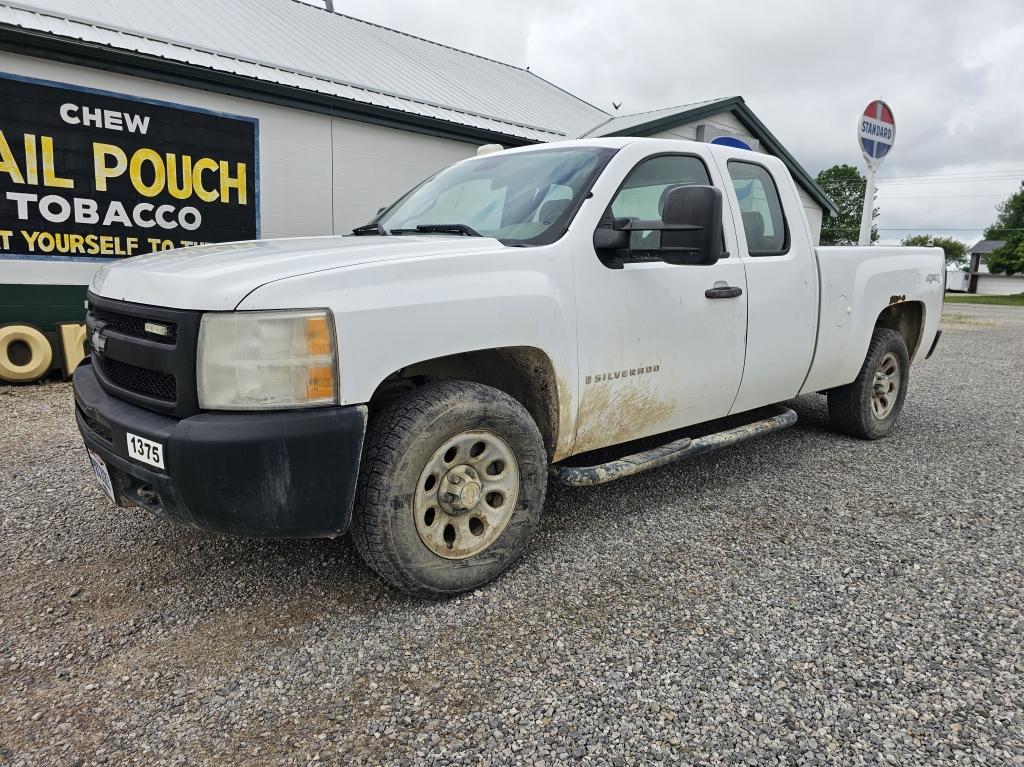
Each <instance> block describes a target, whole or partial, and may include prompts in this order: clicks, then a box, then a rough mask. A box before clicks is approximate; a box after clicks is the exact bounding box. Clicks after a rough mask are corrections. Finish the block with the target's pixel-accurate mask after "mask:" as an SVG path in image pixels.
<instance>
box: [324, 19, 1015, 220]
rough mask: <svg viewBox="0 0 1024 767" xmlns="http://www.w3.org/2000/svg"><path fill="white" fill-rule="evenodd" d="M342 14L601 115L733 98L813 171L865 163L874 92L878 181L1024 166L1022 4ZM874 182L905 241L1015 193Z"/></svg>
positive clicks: (992, 185) (982, 186)
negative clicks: (892, 123) (880, 103)
mask: <svg viewBox="0 0 1024 767" xmlns="http://www.w3.org/2000/svg"><path fill="white" fill-rule="evenodd" d="M335 5H336V7H337V10H338V11H340V12H344V13H347V14H349V15H352V16H355V17H357V18H362V19H366V20H368V21H373V22H376V23H380V24H384V25H386V26H390V27H394V28H396V29H400V30H402V31H404V32H409V33H411V34H416V35H419V36H421V37H426V38H428V39H431V40H435V41H437V42H441V43H444V44H447V45H452V46H455V47H458V48H462V49H464V50H468V51H471V52H473V53H477V54H481V55H484V56H488V57H490V58H495V59H498V60H501V61H505V62H507V63H510V64H514V65H516V66H522V67H525V66H529V67H530V69H531V71H532V72H535V73H537V74H538V75H540V76H542V77H544V78H545V79H548V80H550V81H551V82H553V83H554V84H556V85H558V86H561V87H562V88H565V89H566V90H568V91H570V92H571V93H574V94H576V95H578V96H580V97H582V98H584V99H586V100H588V101H590V102H591V103H594V104H596V105H598V106H600V107H601V108H604V109H610V104H611V102H612V101H613V100H614V101H616V102H618V101H622V102H623V106H622V109H621V111H622V112H623V113H628V112H637V111H643V110H648V109H658V108H661V107H665V106H671V105H675V104H685V103H689V102H692V101H699V100H702V99H706V98H714V97H719V96H733V95H741V96H743V97H744V98H745V99H746V101H747V103H748V104H749V105H750V107H751V108H752V109H753V110H754V112H755V113H757V115H758V116H759V117H760V118H761V119H762V121H764V122H765V124H766V125H768V127H769V128H770V129H771V130H772V131H773V132H774V133H775V134H776V135H777V136H778V137H779V139H780V140H781V141H782V142H783V143H784V144H785V145H786V147H787V148H788V149H789V150H790V151H791V152H792V153H793V154H794V155H795V156H796V157H797V158H798V159H799V161H800V162H801V163H802V164H803V165H804V166H805V167H806V168H807V169H808V170H809V171H811V172H812V173H815V172H817V171H818V170H820V169H822V168H825V167H828V166H830V165H832V164H835V163H841V162H846V163H851V164H855V165H858V166H862V164H863V163H862V161H861V158H860V152H859V150H858V148H857V144H856V135H855V125H856V120H857V117H858V115H859V114H860V111H861V110H862V109H863V107H864V106H865V105H866V104H867V103H868V102H869V101H871V100H872V99H875V98H884V99H885V100H886V101H888V102H889V104H891V105H892V107H893V110H894V112H895V115H896V121H897V135H896V146H895V148H894V149H893V151H892V154H891V155H890V157H889V158H887V160H886V162H885V163H884V164H883V165H882V168H881V170H880V176H897V175H899V176H905V175H909V174H915V175H918V174H935V173H948V172H951V171H958V172H977V171H983V170H992V169H1004V170H1009V169H1012V170H1017V171H1020V170H1024V130H1021V129H1020V126H1021V125H1024V98H1021V96H1020V94H1021V91H1022V89H1024V56H1021V51H1024V6H1022V5H1021V3H1020V2H1019V0H989V2H985V3H984V4H981V3H963V2H960V1H959V0H957V1H954V0H939V1H938V2H936V1H935V0H902V2H899V3H893V2H889V3H877V2H875V3H871V2H869V3H864V2H827V3H823V2H821V1H820V0H814V1H812V0H786V1H784V2H783V1H779V2H772V3H755V2H748V1H745V0H718V1H717V2H714V3H692V2H685V3H684V2H678V0H639V1H637V0H634V1H633V2H628V3H624V2H621V1H619V2H612V0H588V1H587V2H568V0H555V1H554V2H551V0H521V1H520V2H517V3H480V2H476V1H475V0H436V1H435V2H432V3H429V4H424V3H417V2H412V1H411V0H410V1H408V2H402V1H400V0H393V2H389V3H378V2H370V0H350V1H349V0H336V3H335ZM1021 175H1024V174H1021ZM880 183H881V192H880V196H879V200H880V206H881V209H882V219H881V222H880V226H882V227H884V228H885V229H886V230H887V231H886V232H883V235H885V239H892V238H894V237H898V236H899V235H900V234H901V233H900V232H895V231H892V230H891V229H890V227H897V226H899V227H915V228H916V227H931V226H936V225H941V226H945V227H946V230H944V231H945V233H948V234H952V235H953V236H960V237H962V238H964V239H971V238H974V237H976V236H977V235H978V234H979V232H978V231H977V230H978V229H980V228H981V227H983V226H985V225H987V224H989V223H991V221H992V219H993V217H994V206H995V203H996V202H998V201H999V200H1000V199H1001V198H1002V197H1005V196H1006V195H1008V194H1009V193H1010V192H1012V191H1013V190H1014V189H1016V188H1017V187H1018V186H1019V183H1020V176H1018V177H1017V178H1016V179H1012V178H1011V179H1004V180H1001V181H985V182H974V183H966V182H964V183H928V184H925V183H918V184H904V185H899V186H897V185H892V186H888V187H887V186H886V185H885V182H884V179H882V180H881V181H880ZM953 195H958V196H957V197H955V198H954V197H953ZM982 195H989V196H988V197H985V196H982ZM912 196H913V197H914V199H911V197H912ZM897 197H899V198H902V199H896V198H897ZM960 227H974V228H975V229H974V230H973V231H959V228H960ZM954 230H957V231H954Z"/></svg>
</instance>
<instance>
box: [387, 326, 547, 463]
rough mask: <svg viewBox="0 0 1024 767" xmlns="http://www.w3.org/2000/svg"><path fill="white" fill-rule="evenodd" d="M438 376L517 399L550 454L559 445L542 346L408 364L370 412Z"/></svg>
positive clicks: (392, 377)
mask: <svg viewBox="0 0 1024 767" xmlns="http://www.w3.org/2000/svg"><path fill="white" fill-rule="evenodd" d="M437 380H460V381H474V382H476V383H481V384H485V385H487V386H493V387H494V388H495V389H500V390H501V391H503V392H505V393H506V394H508V395H509V396H510V397H513V398H514V399H516V400H518V401H519V403H520V404H522V405H523V407H525V408H526V410H527V412H528V413H529V414H530V415H531V416H532V417H533V420H534V421H535V422H536V424H537V428H538V429H539V430H540V433H541V437H543V439H544V446H545V447H546V448H547V451H548V457H549V458H550V457H551V455H552V454H553V453H554V451H555V446H556V445H557V443H558V423H559V421H558V415H559V405H558V383H557V379H556V378H555V369H554V366H553V365H552V364H551V360H550V359H549V358H548V356H547V354H545V353H544V352H542V351H541V350H540V349H537V348H534V347H532V346H511V347H503V348H499V349H480V350H478V351H472V352H462V353H461V354H452V355H448V356H446V357H436V358H434V359H429V360H423V361H421V362H417V363H415V364H413V365H407V366H406V367H404V368H402V369H401V370H397V371H395V372H394V373H392V374H391V375H389V376H388V377H387V378H385V379H384V380H383V381H382V382H381V383H380V385H379V386H378V387H377V389H376V390H375V391H374V393H373V396H372V397H371V398H370V403H369V407H370V416H371V417H372V416H373V414H374V413H375V412H376V411H377V410H379V409H380V407H381V406H382V405H384V404H385V403H387V402H389V401H390V400H392V399H394V398H395V397H397V396H400V395H401V394H402V393H403V392H406V391H409V390H410V389H413V388H415V387H417V386H422V385H423V384H425V383H429V382H430V381H437Z"/></svg>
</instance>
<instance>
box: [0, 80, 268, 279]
mask: <svg viewBox="0 0 1024 767" xmlns="http://www.w3.org/2000/svg"><path fill="white" fill-rule="evenodd" d="M0 104H3V105H4V108H3V109H2V110H0V255H21V256H33V257H37V258H38V257H46V256H57V257H63V258H68V257H71V258H75V257H84V258H93V259H96V258H104V257H106V258H111V257H122V256H133V255H139V254H141V253H151V252H154V251H159V250H169V249H171V248H176V247H181V246H187V245H195V244H199V243H203V242H226V241H230V240H248V239H254V238H256V237H257V236H258V234H259V232H258V216H257V211H258V209H259V206H258V200H257V181H258V179H257V173H258V168H257V159H256V158H257V123H256V121H255V120H253V119H250V118H244V117H236V116H231V115H222V114H216V113H213V112H206V111H202V110H197V109H193V108H189V107H182V106H178V105H173V104H167V103H163V102H153V101H146V100H141V99H137V98H133V97H131V96H124V95H120V94H115V93H108V92H101V91H93V90H86V89H81V88H74V87H70V86H66V85H60V84H56V83H49V82H43V81H38V80H30V79H25V78H19V77H14V76H10V75H0Z"/></svg>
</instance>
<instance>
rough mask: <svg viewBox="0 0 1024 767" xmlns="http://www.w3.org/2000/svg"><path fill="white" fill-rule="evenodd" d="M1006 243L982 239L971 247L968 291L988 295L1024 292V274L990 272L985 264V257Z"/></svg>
mask: <svg viewBox="0 0 1024 767" xmlns="http://www.w3.org/2000/svg"><path fill="white" fill-rule="evenodd" d="M1005 244H1006V243H1005V242H1004V241H1003V240H981V241H980V242H976V243H975V244H974V245H973V246H972V247H971V249H970V256H971V262H970V266H969V267H968V270H967V271H968V274H969V275H970V277H969V283H968V287H967V292H968V293H979V294H981V295H988V296H1007V295H1011V294H1013V293H1024V275H1021V274H1015V275H1013V276H1012V277H1008V276H1006V275H1005V274H990V273H989V271H988V266H986V265H985V257H986V256H988V254H989V253H991V252H992V251H994V250H998V249H999V248H1001V247H1003V245H1005Z"/></svg>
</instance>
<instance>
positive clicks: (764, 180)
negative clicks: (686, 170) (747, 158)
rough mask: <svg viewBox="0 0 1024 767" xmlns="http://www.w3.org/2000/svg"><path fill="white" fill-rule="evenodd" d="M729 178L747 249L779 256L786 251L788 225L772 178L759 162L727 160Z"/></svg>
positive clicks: (760, 254)
mask: <svg viewBox="0 0 1024 767" xmlns="http://www.w3.org/2000/svg"><path fill="white" fill-rule="evenodd" d="M728 167H729V177H730V178H731V179H732V187H733V191H734V192H735V193H736V199H737V201H738V202H739V206H740V215H741V217H742V219H743V233H744V235H745V236H746V238H747V252H748V253H749V254H750V255H751V256H782V255H785V254H786V253H788V252H789V226H788V225H787V223H786V215H785V213H784V212H783V210H782V200H781V199H780V198H779V190H778V187H776V185H775V179H774V178H772V175H771V173H769V172H768V169H767V168H765V167H764V166H763V165H758V164H757V163H753V162H744V161H742V160H729V163H728Z"/></svg>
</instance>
